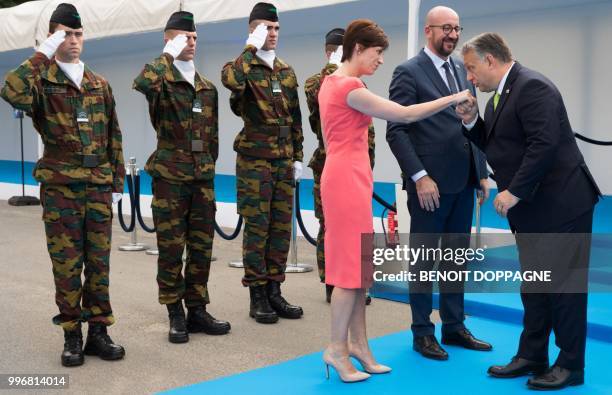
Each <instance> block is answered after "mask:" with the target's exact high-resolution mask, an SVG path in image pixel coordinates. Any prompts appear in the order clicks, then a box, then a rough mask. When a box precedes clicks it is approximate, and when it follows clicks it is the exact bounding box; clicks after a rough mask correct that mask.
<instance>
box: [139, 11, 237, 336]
mask: <svg viewBox="0 0 612 395" xmlns="http://www.w3.org/2000/svg"><path fill="white" fill-rule="evenodd" d="M196 39H197V33H196V29H195V24H194V20H193V14H191V13H190V12H185V11H179V12H175V13H174V14H172V16H171V17H170V19H169V20H168V23H167V24H166V28H165V30H164V40H165V42H166V46H165V48H164V51H163V53H162V54H161V56H159V57H158V58H156V59H155V60H153V62H151V63H149V64H146V65H145V67H144V69H143V70H142V72H141V73H140V75H139V76H138V77H136V79H135V80H134V89H136V90H138V91H139V92H141V93H143V94H144V95H145V96H146V98H147V101H148V102H149V114H150V116H151V123H152V124H153V127H154V128H155V131H156V132H157V150H156V151H155V152H153V154H152V155H151V157H150V158H149V160H148V161H147V164H146V167H145V170H146V171H147V172H148V173H149V174H150V175H151V176H152V177H153V186H152V189H153V202H152V204H151V208H152V211H153V220H154V223H155V227H156V234H157V248H158V250H159V258H158V261H157V284H158V286H159V303H161V304H165V305H166V307H167V309H168V315H169V318H170V331H169V333H168V340H169V341H170V342H172V343H185V342H187V341H189V335H188V332H192V333H193V332H204V333H207V334H211V335H222V334H226V333H228V332H229V330H230V324H229V322H226V321H220V320H217V319H215V318H214V317H213V316H211V315H210V313H208V312H207V311H206V304H208V303H209V298H208V288H207V283H208V275H209V271H210V259H211V253H212V246H213V237H214V231H215V229H214V220H215V211H216V206H215V191H214V176H215V162H216V160H217V156H218V153H219V136H218V129H219V127H218V126H219V118H218V95H217V88H216V87H215V86H214V85H213V83H212V82H210V81H209V80H207V79H205V78H204V77H202V76H201V75H200V73H198V72H197V71H196V70H195V66H194V63H193V58H194V56H195V50H196ZM185 246H186V247H187V261H186V264H185V275H184V276H183V274H182V271H183V258H182V257H183V251H184V250H185ZM183 299H184V300H185V306H186V307H187V310H188V314H187V322H185V311H184V309H183Z"/></svg>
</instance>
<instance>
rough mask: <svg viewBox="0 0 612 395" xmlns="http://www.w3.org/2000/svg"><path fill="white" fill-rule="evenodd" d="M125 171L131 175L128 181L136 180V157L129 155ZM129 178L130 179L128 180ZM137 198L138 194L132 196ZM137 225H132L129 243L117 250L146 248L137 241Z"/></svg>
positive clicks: (141, 249) (140, 249) (133, 189)
mask: <svg viewBox="0 0 612 395" xmlns="http://www.w3.org/2000/svg"><path fill="white" fill-rule="evenodd" d="M126 167H127V169H126V170H127V172H128V174H131V175H132V177H129V178H128V182H136V181H135V180H136V175H138V169H137V168H136V158H135V157H133V156H132V157H131V158H130V160H129V162H128V164H127V166H126ZM130 180H131V181H130ZM132 187H134V185H132ZM135 190H136V188H132V191H135ZM137 198H139V197H138V196H134V199H137ZM130 203H131V204H136V202H130ZM119 204H123V203H122V202H121V201H120V202H119ZM137 229H138V227H137V226H134V230H132V232H131V235H130V237H131V238H130V242H129V244H124V245H122V246H119V251H144V250H146V249H147V246H145V245H144V244H142V243H139V242H138V233H137V231H136V230H137Z"/></svg>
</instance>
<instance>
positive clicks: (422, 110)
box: [346, 88, 471, 123]
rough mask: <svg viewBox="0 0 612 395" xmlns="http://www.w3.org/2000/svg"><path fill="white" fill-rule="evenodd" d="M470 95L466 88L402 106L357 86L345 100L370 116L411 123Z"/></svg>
mask: <svg viewBox="0 0 612 395" xmlns="http://www.w3.org/2000/svg"><path fill="white" fill-rule="evenodd" d="M470 95H471V93H470V91H469V90H467V89H466V90H465V91H463V92H459V93H456V94H454V95H450V96H446V97H441V98H439V99H437V100H433V101H430V102H427V103H420V104H413V105H411V106H402V105H400V104H397V103H395V102H393V101H391V100H387V99H384V98H382V97H380V96H378V95H375V94H374V93H372V92H370V91H369V90H368V89H366V88H358V89H354V90H352V91H351V92H349V94H348V96H347V98H346V102H347V104H348V105H349V107H351V108H353V109H355V110H357V111H359V112H362V113H364V114H366V115H369V116H371V117H375V118H380V119H384V120H387V121H391V122H402V123H411V122H416V121H419V120H421V119H423V118H427V117H429V116H431V115H433V114H435V113H437V112H439V111H442V110H444V109H445V108H446V107H448V106H450V105H451V104H456V103H461V102H463V101H466V100H467V99H468V97H470Z"/></svg>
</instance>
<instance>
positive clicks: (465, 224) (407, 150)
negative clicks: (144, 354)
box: [387, 6, 492, 360]
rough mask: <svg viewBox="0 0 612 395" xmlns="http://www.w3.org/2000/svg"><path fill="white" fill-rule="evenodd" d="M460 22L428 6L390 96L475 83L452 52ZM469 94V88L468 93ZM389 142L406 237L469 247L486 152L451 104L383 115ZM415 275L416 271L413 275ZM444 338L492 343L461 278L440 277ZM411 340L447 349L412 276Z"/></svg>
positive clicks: (471, 345)
mask: <svg viewBox="0 0 612 395" xmlns="http://www.w3.org/2000/svg"><path fill="white" fill-rule="evenodd" d="M462 30H463V28H462V27H461V25H460V24H459V15H457V13H456V12H455V11H454V10H452V9H450V8H448V7H442V6H439V7H434V8H432V9H431V10H430V11H429V12H428V13H427V18H426V23H425V36H426V37H427V46H426V47H425V48H424V49H423V50H421V52H420V53H419V54H418V55H417V56H415V57H414V58H412V59H409V60H407V61H406V62H404V63H402V64H400V65H399V66H398V67H397V68H396V69H395V71H394V73H393V79H392V81H391V86H390V88H389V99H391V100H393V101H395V102H397V103H399V104H401V105H404V106H407V105H412V104H417V103H423V102H427V101H430V100H435V99H438V98H440V97H443V96H446V95H449V94H451V93H456V92H460V91H462V90H464V89H470V90H472V92H474V87H473V86H472V84H471V83H469V82H468V81H467V79H466V71H465V68H464V66H463V63H462V62H461V60H459V59H456V58H454V57H451V54H452V52H453V51H454V50H455V47H456V46H457V42H458V41H459V36H460V35H461V31H462ZM474 94H475V93H474ZM387 142H388V143H389V146H390V147H391V151H393V154H394V155H395V157H396V159H397V161H398V162H399V165H400V168H401V170H402V178H403V183H404V189H405V190H406V191H407V193H408V210H409V212H410V216H411V223H410V234H411V236H410V245H417V246H421V245H424V246H425V247H427V248H437V247H438V242H439V241H440V239H441V243H442V244H441V245H440V247H441V248H443V249H444V248H465V247H469V234H470V230H471V226H472V213H473V207H474V191H475V189H481V190H482V191H483V192H484V193H483V198H482V199H481V200H480V204H482V203H484V200H485V199H486V198H487V197H488V193H489V192H488V187H487V169H486V164H485V158H484V154H482V152H480V151H479V150H478V149H477V148H476V147H475V146H474V145H472V144H471V143H470V142H469V141H468V140H467V139H466V138H465V137H464V136H463V133H462V128H461V120H460V119H459V118H458V117H457V115H456V114H455V111H454V109H453V108H452V107H449V108H447V109H446V110H444V111H441V112H439V113H438V114H436V115H434V116H432V117H429V118H427V119H424V120H422V121H419V122H415V123H411V124H400V123H394V122H389V123H388V124H387ZM436 264H438V265H439V266H438V270H440V271H442V270H445V271H448V270H462V268H461V267H457V266H455V264H454V263H453V262H445V261H442V262H439V263H438V262H434V261H431V260H430V261H426V260H424V261H419V262H417V263H416V264H415V265H414V266H411V269H410V270H411V271H413V270H414V271H421V270H425V271H430V270H432V269H433V268H434V267H435V265H436ZM416 278H419V276H418V275H417V276H416ZM439 286H440V316H441V318H442V343H443V344H449V345H456V346H460V347H464V348H467V349H471V350H479V351H488V350H491V348H492V347H491V345H490V344H488V343H486V342H483V341H480V340H478V339H476V338H475V337H474V336H473V335H472V334H471V333H470V331H469V330H468V329H467V328H466V327H465V325H464V323H463V321H464V312H463V284H462V283H457V282H455V283H440V284H439ZM410 308H411V309H412V332H413V335H414V342H413V348H414V349H415V350H416V351H417V352H419V353H421V354H422V355H423V356H424V357H427V358H431V359H436V360H446V359H448V353H447V352H446V351H445V350H444V349H443V348H442V347H441V346H440V344H439V343H438V341H437V339H436V337H435V336H434V329H435V328H434V324H433V323H432V322H431V320H430V318H429V316H430V314H431V311H432V284H431V282H420V283H411V284H410Z"/></svg>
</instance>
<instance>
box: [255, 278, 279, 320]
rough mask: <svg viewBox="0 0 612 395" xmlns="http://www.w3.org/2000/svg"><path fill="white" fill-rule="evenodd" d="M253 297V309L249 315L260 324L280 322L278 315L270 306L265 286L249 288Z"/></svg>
mask: <svg viewBox="0 0 612 395" xmlns="http://www.w3.org/2000/svg"><path fill="white" fill-rule="evenodd" d="M249 293H250V295H251V309H250V311H249V315H250V316H251V317H252V318H255V321H256V322H259V323H260V324H274V323H275V322H277V321H278V315H277V314H276V312H275V311H274V310H272V307H271V306H270V301H269V300H268V295H267V293H266V286H265V285H258V286H256V287H249Z"/></svg>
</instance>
